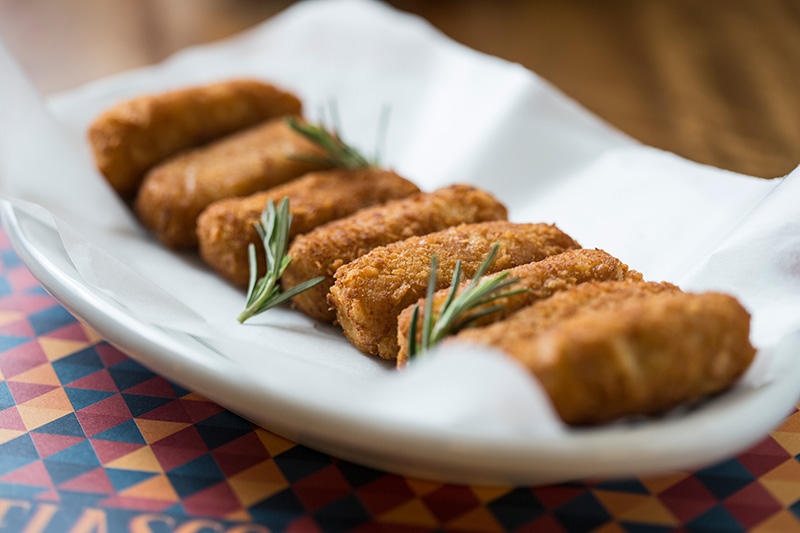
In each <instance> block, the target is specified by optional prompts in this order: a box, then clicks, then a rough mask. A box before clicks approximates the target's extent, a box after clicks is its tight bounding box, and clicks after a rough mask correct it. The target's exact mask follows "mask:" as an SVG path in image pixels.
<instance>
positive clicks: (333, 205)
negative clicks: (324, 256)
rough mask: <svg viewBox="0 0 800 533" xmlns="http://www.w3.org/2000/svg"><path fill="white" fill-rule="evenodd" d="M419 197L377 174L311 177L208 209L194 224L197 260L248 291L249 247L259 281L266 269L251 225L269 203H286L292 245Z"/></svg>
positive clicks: (406, 184) (393, 177) (410, 187)
mask: <svg viewBox="0 0 800 533" xmlns="http://www.w3.org/2000/svg"><path fill="white" fill-rule="evenodd" d="M417 192H419V188H418V187H417V186H416V185H414V184H413V183H411V182H410V181H408V180H406V179H404V178H402V177H400V176H398V175H397V174H395V173H394V172H392V171H389V170H383V169H379V168H364V169H353V170H345V169H337V170H323V171H318V172H312V173H309V174H306V175H305V176H303V177H301V178H298V179H296V180H294V181H290V182H289V183H286V184H284V185H280V186H278V187H273V188H271V189H267V190H266V191H263V192H258V193H255V194H253V195H250V196H245V197H242V198H229V199H227V200H220V201H218V202H214V203H213V204H211V205H210V206H209V207H208V208H206V210H205V211H203V213H202V214H201V215H200V217H199V218H198V219H197V237H198V241H199V245H200V255H201V257H202V258H203V259H204V260H205V262H206V263H207V264H208V265H210V266H211V267H212V268H213V269H214V270H216V271H217V272H218V273H219V274H220V275H222V276H223V277H224V278H226V279H228V280H230V281H231V282H232V283H233V284H235V285H238V286H240V287H247V283H248V281H249V277H250V263H249V259H248V253H247V248H248V245H249V244H250V243H253V244H256V246H257V250H258V251H259V253H258V254H257V256H258V257H259V260H260V272H259V275H263V271H264V268H265V266H264V261H263V254H261V244H259V240H260V239H259V237H258V233H257V232H256V230H255V227H254V224H255V223H256V222H257V221H259V220H260V218H261V213H262V212H263V210H264V208H265V207H266V205H267V202H268V201H269V200H272V201H273V202H275V204H276V205H277V204H278V203H279V202H280V201H281V200H282V199H283V198H284V197H288V198H289V210H290V212H291V214H292V225H291V227H290V229H289V238H290V242H291V239H292V238H294V237H295V236H296V235H299V234H302V233H307V232H309V231H311V230H312V229H314V228H316V227H317V226H319V225H321V224H324V223H326V222H330V221H332V220H336V219H339V218H342V217H345V216H347V215H350V214H352V213H355V212H356V211H358V210H359V209H362V208H365V207H369V206H373V205H375V204H382V203H385V202H387V201H389V200H394V199H397V198H404V197H407V196H409V195H411V194H414V193H417ZM288 255H289V257H291V258H292V262H291V263H289V264H290V266H291V265H294V264H295V262H296V261H297V259H298V258H297V257H296V256H294V255H292V252H289V253H288ZM284 275H285V274H284ZM313 277H315V276H313V275H312V276H310V277H308V278H305V279H302V280H300V281H299V282H298V283H300V282H302V281H306V280H308V279H311V278H313ZM326 292H327V291H326Z"/></svg>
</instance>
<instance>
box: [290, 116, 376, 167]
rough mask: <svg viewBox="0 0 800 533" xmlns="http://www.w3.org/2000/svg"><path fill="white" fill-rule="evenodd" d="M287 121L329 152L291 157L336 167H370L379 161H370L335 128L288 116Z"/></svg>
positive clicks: (297, 130)
mask: <svg viewBox="0 0 800 533" xmlns="http://www.w3.org/2000/svg"><path fill="white" fill-rule="evenodd" d="M286 122H287V123H288V124H289V126H290V127H291V128H292V129H293V130H295V131H296V132H297V133H299V134H300V135H302V136H303V137H305V138H306V139H308V140H309V141H311V142H313V143H314V144H316V145H317V146H319V147H320V148H322V149H323V150H325V152H326V153H327V156H325V157H316V156H309V155H302V154H294V155H291V156H289V157H290V158H291V159H295V160H298V161H305V162H308V163H315V164H319V165H325V166H328V167H334V168H350V169H353V168H368V167H373V166H376V164H377V161H370V160H369V159H367V158H366V157H364V156H363V155H362V154H361V152H359V151H358V150H357V149H355V148H353V147H352V146H350V145H349V144H347V143H345V142H344V141H343V140H342V139H341V138H340V137H339V134H338V133H337V131H336V129H335V128H334V129H333V130H332V131H328V130H327V129H325V128H324V127H322V126H315V125H313V124H305V123H302V122H299V121H298V120H297V119H295V118H294V117H287V119H286Z"/></svg>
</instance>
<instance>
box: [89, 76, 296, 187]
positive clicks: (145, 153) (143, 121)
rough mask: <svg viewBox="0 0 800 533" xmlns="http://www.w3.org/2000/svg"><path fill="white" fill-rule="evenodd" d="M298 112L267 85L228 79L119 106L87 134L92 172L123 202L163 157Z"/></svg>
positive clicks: (286, 96) (285, 95) (290, 98)
mask: <svg viewBox="0 0 800 533" xmlns="http://www.w3.org/2000/svg"><path fill="white" fill-rule="evenodd" d="M301 111H302V106H301V103H300V100H299V99H298V98H297V97H296V96H294V95H293V94H291V93H288V92H285V91H282V90H280V89H278V88H277V87H274V86H273V85H268V84H265V83H261V82H259V81H255V80H231V81H225V82H221V83H214V84H211V85H207V86H202V87H192V88H188V89H181V90H175V91H170V92H166V93H162V94H155V95H149V96H141V97H138V98H134V99H132V100H129V101H126V102H122V103H120V104H117V105H116V106H114V107H112V108H111V109H109V110H107V111H106V112H104V113H103V114H101V115H100V116H99V117H97V119H95V121H94V122H93V123H92V124H91V126H90V127H89V133H88V135H89V141H90V143H91V146H92V151H93V154H94V158H95V162H96V164H97V167H98V169H99V170H100V172H102V173H103V175H104V176H105V177H106V179H107V180H108V182H109V183H110V184H111V186H112V187H113V188H114V189H115V190H116V191H117V192H118V193H119V194H120V195H121V196H123V197H125V198H128V197H132V196H133V195H134V194H136V191H137V190H138V189H139V185H140V183H141V181H142V177H143V176H144V174H145V172H146V171H147V170H149V169H150V168H151V167H153V166H154V165H156V164H158V163H160V162H161V161H163V160H164V159H166V158H167V157H170V156H172V155H174V154H176V153H178V152H179V151H181V150H183V149H186V148H191V147H194V146H199V145H201V144H204V143H207V142H210V141H212V140H214V139H217V138H220V137H223V136H225V135H228V134H230V133H233V132H235V131H239V130H241V129H244V128H247V127H249V126H252V125H254V124H256V123H258V122H261V121H263V120H267V119H270V118H273V117H277V116H281V115H299V114H300V113H301Z"/></svg>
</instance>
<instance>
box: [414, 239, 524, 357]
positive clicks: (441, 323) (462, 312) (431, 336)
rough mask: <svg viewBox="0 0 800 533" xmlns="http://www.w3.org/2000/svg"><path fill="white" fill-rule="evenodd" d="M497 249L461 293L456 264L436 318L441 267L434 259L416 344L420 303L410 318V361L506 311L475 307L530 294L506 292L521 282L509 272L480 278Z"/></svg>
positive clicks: (434, 257)
mask: <svg viewBox="0 0 800 533" xmlns="http://www.w3.org/2000/svg"><path fill="white" fill-rule="evenodd" d="M498 248H499V245H498V244H495V245H493V246H492V250H491V251H490V252H489V255H488V256H487V257H486V259H484V261H483V263H481V266H480V267H479V268H478V271H477V272H476V273H475V276H474V277H473V278H472V281H471V282H470V284H469V285H468V286H467V288H466V289H464V291H463V292H461V293H460V294H458V287H459V284H460V283H461V270H462V269H461V260H460V259H459V260H458V261H457V262H456V269H455V272H453V281H452V283H451V285H450V290H449V291H448V293H447V296H446V298H445V300H444V302H443V303H442V306H441V308H440V309H439V313H438V316H436V317H434V316H433V315H434V312H433V299H434V293H435V288H436V268H437V266H438V261H437V258H436V255H433V256H431V272H430V275H429V277H428V290H427V294H426V296H425V310H424V313H425V315H424V317H423V319H422V334H421V339H420V341H417V336H418V332H419V328H420V324H419V322H420V318H419V303H417V304H416V305H415V306H414V310H413V312H412V315H411V323H410V325H409V332H408V357H409V359H411V358H413V357H416V356H418V355H423V354H424V353H425V352H427V351H429V350H430V349H431V348H433V347H434V346H435V345H436V344H438V343H439V342H440V341H441V340H442V339H444V338H445V337H446V336H448V335H453V334H455V333H458V332H459V331H461V330H462V329H464V328H465V327H467V326H469V325H470V324H471V323H473V322H474V321H475V320H477V319H479V318H481V317H482V316H485V315H488V314H490V313H494V312H495V311H499V310H500V309H502V308H503V305H502V304H496V305H491V306H488V307H484V308H483V309H480V310H477V311H475V312H471V311H473V310H475V309H476V308H479V307H481V306H485V305H486V304H489V303H491V302H493V301H495V300H498V299H500V298H505V297H507V296H512V295H514V294H519V293H522V292H527V291H528V289H515V290H510V291H506V289H507V288H508V287H510V286H511V285H514V284H515V283H517V282H518V281H519V279H517V278H509V272H503V273H501V274H499V275H498V276H495V277H493V278H491V279H481V278H482V277H483V276H484V274H486V270H487V269H488V268H489V265H491V264H492V261H494V256H495V255H496V254H497V249H498ZM503 291H505V292H503Z"/></svg>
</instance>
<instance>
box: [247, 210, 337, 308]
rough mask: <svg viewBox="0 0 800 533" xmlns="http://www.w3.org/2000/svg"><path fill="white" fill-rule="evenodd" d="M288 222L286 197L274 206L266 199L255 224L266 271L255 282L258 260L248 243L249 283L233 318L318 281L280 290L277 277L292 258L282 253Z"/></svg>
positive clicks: (278, 301) (273, 303)
mask: <svg viewBox="0 0 800 533" xmlns="http://www.w3.org/2000/svg"><path fill="white" fill-rule="evenodd" d="M291 225H292V214H291V213H290V212H289V198H288V197H286V196H285V197H284V198H283V200H281V203H280V205H279V206H278V208H277V209H275V202H273V201H272V200H269V202H267V206H266V208H265V209H264V211H263V212H262V213H261V220H260V221H258V222H256V223H255V227H256V231H257V232H258V236H259V237H260V238H261V242H262V244H263V246H264V251H265V252H266V255H267V271H266V273H265V274H264V276H263V277H262V278H260V279H258V281H256V278H257V277H258V261H257V260H256V247H255V245H253V244H252V243H250V245H249V246H248V247H247V253H248V256H249V259H250V283H249V285H248V287H247V303H246V304H245V308H244V311H242V312H241V313H240V314H239V316H238V317H237V320H238V321H239V322H244V321H245V320H247V319H248V318H251V317H254V316H256V315H258V314H260V313H263V312H264V311H267V310H269V309H272V308H273V307H275V306H277V305H279V304H281V303H283V302H285V301H286V300H288V299H289V298H292V297H293V296H296V295H298V294H300V293H301V292H303V291H306V290H308V289H310V288H311V287H313V286H314V285H316V284H317V283H320V282H322V280H323V279H325V278H323V277H322V276H320V277H317V278H314V279H310V280H308V281H304V282H303V283H301V284H299V285H297V286H295V287H292V288H291V289H289V290H288V291H286V292H281V289H280V286H279V285H278V280H280V278H281V276H282V275H283V271H284V270H286V267H287V266H288V265H289V263H290V262H291V260H292V258H291V257H289V256H288V255H286V251H287V249H288V247H289V227H290V226H291Z"/></svg>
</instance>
